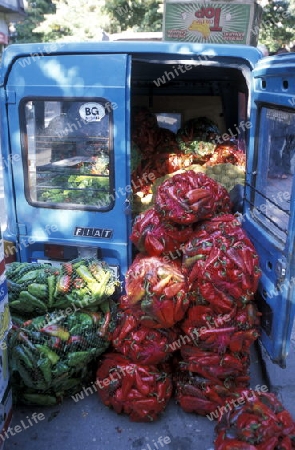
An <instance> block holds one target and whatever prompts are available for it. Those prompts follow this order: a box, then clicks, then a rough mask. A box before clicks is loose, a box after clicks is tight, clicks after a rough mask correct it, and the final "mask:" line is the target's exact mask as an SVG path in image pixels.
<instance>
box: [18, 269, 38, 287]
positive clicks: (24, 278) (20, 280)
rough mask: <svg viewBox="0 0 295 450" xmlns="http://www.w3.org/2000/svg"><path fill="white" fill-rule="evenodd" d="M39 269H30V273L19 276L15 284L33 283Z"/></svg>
mask: <svg viewBox="0 0 295 450" xmlns="http://www.w3.org/2000/svg"><path fill="white" fill-rule="evenodd" d="M39 271H40V269H37V270H36V269H35V268H34V269H33V268H32V267H31V270H30V271H27V272H26V273H25V274H24V275H23V276H21V277H20V278H18V280H16V282H17V283H18V284H22V283H26V282H28V281H33V280H35V279H36V278H37V276H38V273H39Z"/></svg>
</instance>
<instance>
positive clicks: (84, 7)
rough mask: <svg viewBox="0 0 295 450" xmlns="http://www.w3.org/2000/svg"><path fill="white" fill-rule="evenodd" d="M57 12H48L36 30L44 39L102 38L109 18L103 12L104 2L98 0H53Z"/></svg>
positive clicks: (80, 39)
mask: <svg viewBox="0 0 295 450" xmlns="http://www.w3.org/2000/svg"><path fill="white" fill-rule="evenodd" d="M53 3H54V4H55V7H56V13H55V14H46V15H45V19H44V21H43V22H42V23H41V24H40V25H39V26H38V27H37V28H36V29H35V30H34V31H35V32H37V33H42V35H43V37H44V39H43V40H44V41H56V40H59V41H61V40H66V41H79V42H81V41H88V40H91V39H100V38H101V37H102V36H101V31H102V29H104V28H106V26H107V22H108V18H107V17H106V16H104V15H103V14H102V6H103V4H104V2H102V1H98V0H53Z"/></svg>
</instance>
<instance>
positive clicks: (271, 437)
mask: <svg viewBox="0 0 295 450" xmlns="http://www.w3.org/2000/svg"><path fill="white" fill-rule="evenodd" d="M228 406H229V407H224V408H223V410H222V414H221V415H220V416H219V419H218V423H217V425H216V428H215V431H216V435H217V437H216V439H215V442H214V449H215V450H234V449H245V450H292V449H294V448H295V422H294V421H293V419H292V416H291V414H290V413H289V412H288V411H287V410H286V409H285V408H284V406H283V405H282V403H281V402H280V401H279V400H278V398H277V397H276V395H275V394H273V393H270V392H261V390H259V391H253V390H244V391H242V392H240V395H239V397H237V399H236V402H235V403H234V404H230V405H228Z"/></svg>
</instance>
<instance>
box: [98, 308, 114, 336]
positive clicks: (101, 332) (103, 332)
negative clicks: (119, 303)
mask: <svg viewBox="0 0 295 450" xmlns="http://www.w3.org/2000/svg"><path fill="white" fill-rule="evenodd" d="M110 321H111V312H110V311H108V312H107V313H106V314H105V318H104V323H103V325H102V326H101V327H100V328H99V329H98V330H97V333H98V334H99V336H106V334H107V331H108V327H109V324H110Z"/></svg>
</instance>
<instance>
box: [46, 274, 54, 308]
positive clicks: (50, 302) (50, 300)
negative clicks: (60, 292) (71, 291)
mask: <svg viewBox="0 0 295 450" xmlns="http://www.w3.org/2000/svg"><path fill="white" fill-rule="evenodd" d="M47 284H48V307H49V308H51V307H52V306H53V303H54V292H55V285H56V277H55V275H49V277H48V278H47Z"/></svg>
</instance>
